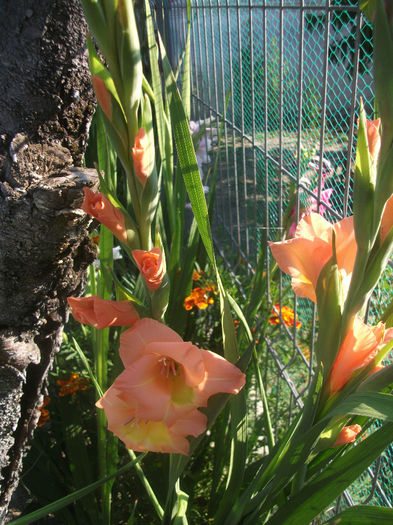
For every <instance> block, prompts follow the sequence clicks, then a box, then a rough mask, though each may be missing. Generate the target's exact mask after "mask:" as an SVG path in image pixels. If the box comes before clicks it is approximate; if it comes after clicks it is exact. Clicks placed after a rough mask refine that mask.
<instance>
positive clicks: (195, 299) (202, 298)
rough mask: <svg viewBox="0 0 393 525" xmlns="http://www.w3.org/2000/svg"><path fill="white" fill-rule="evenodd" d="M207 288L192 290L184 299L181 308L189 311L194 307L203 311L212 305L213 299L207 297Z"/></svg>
mask: <svg viewBox="0 0 393 525" xmlns="http://www.w3.org/2000/svg"><path fill="white" fill-rule="evenodd" d="M209 291H210V290H209V289H208V288H199V287H198V288H194V289H193V290H192V291H191V294H190V295H189V296H188V297H186V298H185V299H184V302H183V306H184V308H185V309H186V310H191V309H192V308H193V307H194V306H196V307H197V308H199V310H205V309H206V308H207V307H208V306H209V304H213V303H214V299H213V297H209Z"/></svg>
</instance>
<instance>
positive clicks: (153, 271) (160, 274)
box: [132, 248, 165, 291]
mask: <svg viewBox="0 0 393 525" xmlns="http://www.w3.org/2000/svg"><path fill="white" fill-rule="evenodd" d="M132 256H133V257H134V259H135V262H136V265H137V266H138V269H139V271H140V272H141V274H142V277H143V278H144V280H145V282H146V285H147V287H148V288H149V290H152V291H154V290H157V288H159V287H160V285H161V283H162V280H163V278H164V273H165V271H164V264H163V261H162V253H161V250H160V249H159V248H153V249H152V250H150V251H146V250H133V252H132Z"/></svg>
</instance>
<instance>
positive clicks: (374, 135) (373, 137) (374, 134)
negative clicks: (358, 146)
mask: <svg viewBox="0 0 393 525" xmlns="http://www.w3.org/2000/svg"><path fill="white" fill-rule="evenodd" d="M380 127H381V119H380V118H377V119H376V120H368V119H367V141H368V151H369V152H370V155H371V157H372V158H373V159H374V160H375V159H377V158H378V155H379V150H380V149H381V135H380V133H379V128H380Z"/></svg>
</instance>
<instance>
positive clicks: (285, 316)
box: [269, 303, 302, 328]
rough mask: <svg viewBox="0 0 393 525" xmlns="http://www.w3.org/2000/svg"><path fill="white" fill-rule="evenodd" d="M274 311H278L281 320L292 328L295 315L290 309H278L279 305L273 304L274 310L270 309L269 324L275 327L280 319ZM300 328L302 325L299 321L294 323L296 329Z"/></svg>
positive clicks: (283, 307) (286, 307)
mask: <svg viewBox="0 0 393 525" xmlns="http://www.w3.org/2000/svg"><path fill="white" fill-rule="evenodd" d="M275 310H278V311H279V312H280V313H281V317H282V320H283V322H284V324H285V325H286V326H293V325H294V323H295V314H294V311H293V310H292V308H290V307H289V306H282V307H280V303H275V304H274V308H272V311H271V317H270V318H269V323H270V324H273V325H276V324H280V322H281V319H280V317H279V316H278V315H277V314H276V312H275ZM301 326H302V323H301V322H300V321H296V328H300V327H301Z"/></svg>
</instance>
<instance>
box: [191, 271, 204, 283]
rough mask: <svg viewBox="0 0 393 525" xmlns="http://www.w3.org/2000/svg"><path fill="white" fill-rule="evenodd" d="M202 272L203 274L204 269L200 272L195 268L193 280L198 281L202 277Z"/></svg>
mask: <svg viewBox="0 0 393 525" xmlns="http://www.w3.org/2000/svg"><path fill="white" fill-rule="evenodd" d="M202 274H203V271H202V270H201V271H200V272H197V271H196V270H194V271H193V272H192V280H193V281H198V280H199V279H200V278H201V277H202Z"/></svg>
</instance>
